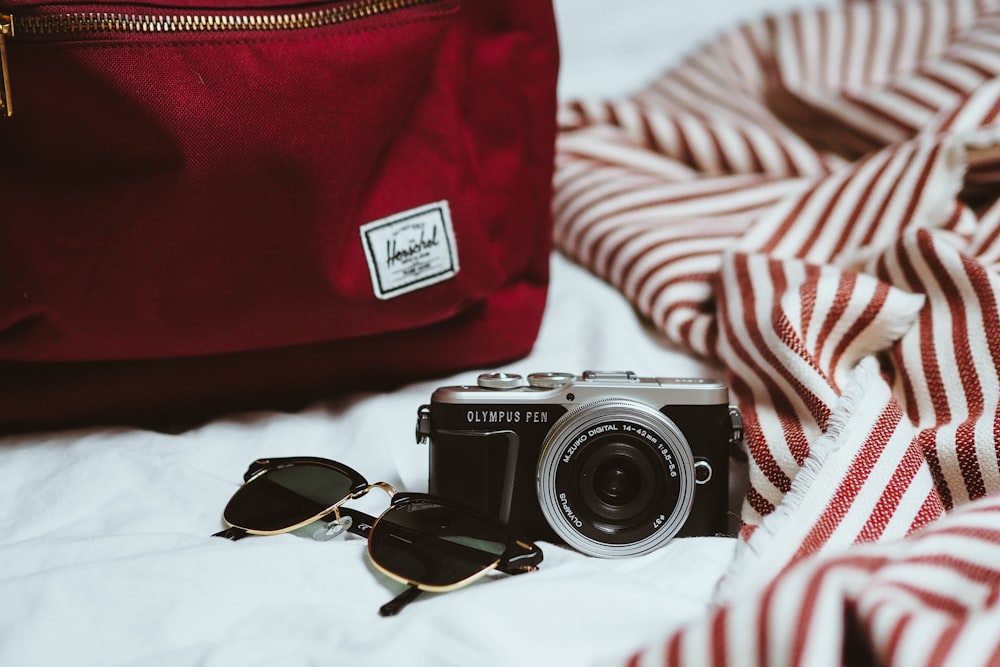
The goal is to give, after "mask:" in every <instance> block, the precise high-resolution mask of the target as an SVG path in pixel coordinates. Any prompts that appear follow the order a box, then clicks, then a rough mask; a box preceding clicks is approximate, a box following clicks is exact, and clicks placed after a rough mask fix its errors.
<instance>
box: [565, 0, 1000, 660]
mask: <svg viewBox="0 0 1000 667" xmlns="http://www.w3.org/2000/svg"><path fill="white" fill-rule="evenodd" d="M562 127H563V133H562V135H561V137H560V139H559V152H558V167H557V174H556V198H555V211H556V240H557V243H558V245H559V247H561V248H562V249H563V251H565V252H566V253H567V254H569V255H570V256H572V257H574V258H576V259H577V260H579V261H580V262H581V263H583V264H584V265H586V266H588V267H590V268H591V269H592V270H593V271H594V272H595V273H597V274H599V275H600V276H603V277H604V278H606V279H607V280H608V281H609V282H610V283H612V284H614V285H615V286H617V287H618V288H620V289H621V291H622V292H623V293H624V294H625V295H626V296H627V297H628V298H629V299H630V300H631V301H632V302H633V303H634V304H635V306H636V307H637V309H638V310H639V311H641V312H642V313H644V314H645V315H646V316H648V317H649V318H650V319H651V320H652V321H653V322H654V323H655V324H656V325H657V326H658V327H660V328H661V329H662V330H663V331H664V332H665V333H666V334H667V335H668V336H669V337H670V338H671V339H672V340H673V341H675V342H676V343H677V344H678V345H680V346H683V347H684V348H685V349H688V350H690V351H691V352H693V353H696V354H699V355H702V356H704V357H705V358H707V359H710V360H712V361H714V362H715V363H717V364H718V366H719V369H720V373H724V374H725V375H726V377H727V379H728V381H729V383H730V385H731V387H732V389H733V394H734V397H735V398H736V399H737V401H738V403H739V405H740V407H741V409H742V411H743V416H744V421H745V426H746V439H747V448H748V451H749V456H750V466H749V488H748V490H747V492H746V496H745V501H744V503H743V510H742V519H743V530H742V536H741V542H740V545H739V548H738V550H737V554H736V558H735V560H734V562H733V564H732V567H731V569H730V571H729V572H728V574H727V575H726V577H725V578H724V579H723V581H722V583H721V585H720V589H719V592H718V600H719V607H718V609H717V611H716V612H715V613H713V614H712V615H711V616H710V617H708V618H706V619H704V620H703V621H701V622H698V623H695V624H694V625H692V626H691V627H690V628H687V629H684V630H682V631H679V632H677V633H675V634H673V635H672V636H671V637H669V638H667V639H665V641H664V642H663V644H662V645H660V646H656V647H653V648H650V649H649V650H648V651H646V652H644V653H642V654H639V655H637V656H636V657H635V659H634V661H633V662H634V663H635V664H643V665H647V664H648V665H660V664H668V665H710V664H742V665H810V666H813V665H841V664H852V665H853V664H858V665H861V664H878V665H882V664H885V665H896V664H898V665H938V664H968V665H972V664H975V665H986V664H997V660H998V659H1000V642H998V640H997V637H998V636H1000V632H998V628H1000V625H998V621H997V619H998V618H1000V505H998V501H997V494H1000V446H998V441H1000V430H998V424H1000V315H998V313H1000V309H998V303H1000V276H998V273H997V269H998V263H997V259H998V257H1000V201H998V195H1000V3H997V2H996V1H995V0H915V1H909V2H908V1H898V2H871V3H864V2H862V3H859V2H852V3H845V4H844V5H843V6H838V7H835V8H832V9H829V10H821V11H809V12H802V13H795V14H789V15H785V16H780V17H774V18H770V19H767V20H762V21H759V22H755V23H751V24H748V25H746V26H743V27H741V28H739V29H737V30H734V31H732V32H730V33H728V34H726V35H724V36H721V37H720V38H719V39H718V40H716V41H714V42H712V43H710V44H708V45H706V46H705V47H704V48H703V49H701V50H700V51H698V52H697V53H694V54H692V55H691V57H690V58H688V59H687V60H686V61H684V62H683V63H682V64H681V65H679V66H678V67H676V68H674V69H672V70H671V71H669V72H667V73H666V74H665V75H664V76H663V77H662V78H660V79H658V80H656V81H655V82H653V83H652V85H650V86H649V87H648V88H647V89H646V90H643V91H642V92H640V93H638V94H636V95H635V96H633V97H631V98H629V99H625V100H621V101H613V102H612V101H607V102H606V101H584V102H578V103H574V104H570V105H567V107H566V108H564V109H563V111H562ZM859 545H863V546H859Z"/></svg>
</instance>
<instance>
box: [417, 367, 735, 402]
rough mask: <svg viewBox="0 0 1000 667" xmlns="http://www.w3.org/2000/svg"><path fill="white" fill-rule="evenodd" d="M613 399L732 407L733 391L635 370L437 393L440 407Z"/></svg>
mask: <svg viewBox="0 0 1000 667" xmlns="http://www.w3.org/2000/svg"><path fill="white" fill-rule="evenodd" d="M609 395H614V396H619V397H622V398H633V399H635V400H640V401H646V402H654V403H659V404H661V405H667V404H686V405H719V404H728V402H729V389H728V387H727V386H726V385H725V384H724V383H722V382H719V381H717V380H713V379H708V378H674V377H657V378H651V377H639V376H638V375H636V374H635V373H633V372H631V371H611V372H608V371H584V372H583V374H582V375H574V374H572V373H532V374H530V375H529V376H528V379H527V381H525V380H524V378H522V377H521V376H520V375H516V374H512V373H484V374H482V375H480V376H479V379H478V381H477V384H476V385H457V386H449V387H441V388H439V389H437V390H435V391H434V393H433V395H432V396H431V401H432V402H436V403H451V404H462V403H483V402H490V403H493V402H495V403H524V402H532V403H535V402H541V403H555V404H561V405H566V406H571V405H579V404H581V403H585V402H587V401H589V400H593V399H596V398H603V397H607V396H609Z"/></svg>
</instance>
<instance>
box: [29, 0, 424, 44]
mask: <svg viewBox="0 0 1000 667" xmlns="http://www.w3.org/2000/svg"><path fill="white" fill-rule="evenodd" d="M436 1H437V0H359V1H358V2H351V3H349V4H345V5H338V6H335V7H324V8H322V9H314V10H308V11H301V12H293V13H271V14H268V13H263V12H264V11H266V10H262V13H240V14H236V13H228V14H227V13H215V14H211V13H209V14H162V13H160V14H127V13H121V12H66V13H62V14H51V15H46V16H19V17H17V18H18V21H17V31H18V34H19V35H57V34H66V33H85V32H88V33H92V32H149V33H152V32H218V31H226V30H254V31H269V30H298V29H302V28H321V27H323V26H329V25H334V24H337V23H346V22H348V21H355V20H358V19H363V18H366V17H369V16H376V15H378V14H386V13H389V12H393V11H396V10H401V9H407V8H410V7H416V6H418V5H427V4H431V3H433V2H436Z"/></svg>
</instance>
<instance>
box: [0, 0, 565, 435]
mask: <svg viewBox="0 0 1000 667" xmlns="http://www.w3.org/2000/svg"><path fill="white" fill-rule="evenodd" d="M279 4H281V5H284V3H271V2H267V1H261V2H251V3H243V2H241V3H240V4H239V5H235V4H234V3H227V2H221V3H218V6H217V7H215V8H212V9H204V5H203V4H202V3H192V6H193V7H198V9H185V8H184V3H176V2H171V3H169V6H170V7H172V8H177V9H166V8H164V7H157V3H152V4H151V3H143V4H142V5H141V6H139V5H127V4H114V3H111V4H101V5H100V6H97V5H91V4H84V3H70V4H66V5H60V6H52V5H45V4H41V3H35V2H31V1H30V0H29V1H25V0H11V1H10V2H7V3H4V4H3V10H4V11H6V12H9V13H10V14H11V15H12V16H13V17H14V21H15V24H14V36H13V37H8V38H7V39H6V46H7V52H8V72H9V83H10V86H11V98H12V101H13V111H14V113H13V116H12V117H11V118H8V119H0V120H3V122H0V158H2V159H0V200H2V201H3V202H4V204H3V207H2V211H0V428H17V427H20V426H32V425H40V426H47V425H61V424H66V423H73V422H79V421H93V420H119V419H128V420H133V419H144V418H152V417H163V418H166V419H174V418H177V417H181V416H184V415H187V414H190V413H191V412H192V411H194V412H205V413H208V412H218V411H221V410H228V409H241V408H248V407H258V406H260V407H269V406H275V405H279V404H288V403H293V402H295V401H298V400H302V399H307V398H309V397H314V396H316V395H318V393H319V392H324V391H331V390H339V389H345V388H346V389H353V388H357V387H360V386H384V385H386V384H388V383H393V382H400V381H403V380H406V379H409V378H413V377H418V376H426V375H427V374H443V373H445V372H448V371H452V370H456V369H460V368H467V367H470V366H476V365H488V364H493V363H498V362H500V361H503V360H507V359H510V358H514V357H517V356H520V355H522V354H524V353H526V352H527V351H528V350H529V349H530V346H531V344H532V342H533V340H534V337H535V334H536V332H537V327H538V324H539V321H540V317H541V312H542V309H543V305H544V299H545V292H546V283H547V272H548V256H549V251H550V238H551V225H550V212H549V201H550V193H551V174H552V152H553V138H554V133H555V121H554V118H555V111H554V109H555V102H554V98H555V77H556V71H557V65H558V63H557V61H558V50H557V45H556V36H555V27H554V18H553V15H552V7H551V4H550V3H545V2H537V1H536V0H509V1H505V2H491V3H478V2H469V3H460V2H457V1H455V0H429V1H426V2H418V3H417V4H415V5H414V6H410V7H405V6H404V7H394V6H395V5H397V4H399V3H397V2H382V3H379V4H381V5H384V6H385V7H387V8H388V9H389V11H386V12H385V13H381V14H376V15H371V16H360V17H358V18H353V19H351V20H348V21H345V22H343V23H340V24H337V25H331V26H327V27H315V28H305V29H293V30H236V31H192V32H173V31H167V32H155V33H141V32H133V33H129V34H121V33H115V32H110V31H106V30H104V29H102V28H100V27H97V28H94V27H92V26H91V27H88V28H86V29H84V30H82V31H81V32H79V33H69V34H51V35H46V34H32V33H31V30H30V27H31V20H32V18H33V17H37V16H42V15H45V14H52V13H58V12H63V13H65V12H98V11H100V12H118V13H139V14H147V15H148V14H167V15H175V14H178V13H186V14H195V15H202V14H217V13H235V14H243V15H260V14H267V15H271V14H274V13H275V10H274V9H272V7H275V6H277V5H279ZM363 4H365V2H332V3H330V7H332V8H340V9H343V8H350V7H353V6H360V5H363ZM309 8H315V7H314V6H312V7H308V8H307V7H305V6H303V8H302V9H309ZM295 9H299V8H295ZM281 11H283V12H288V11H290V10H289V9H288V8H287V7H284V8H283V9H282V10H281ZM442 201H444V202H447V207H448V210H449V212H450V216H451V220H452V224H453V227H454V233H455V240H454V245H455V249H454V250H455V252H456V254H457V258H458V260H457V261H458V265H459V268H458V271H457V273H456V274H455V275H454V276H453V277H452V278H450V279H447V280H443V281H441V282H438V283H436V284H433V285H430V286H427V287H424V288H422V289H418V290H416V291H413V292H410V293H406V294H403V295H401V296H395V297H394V298H389V299H382V298H378V296H377V295H376V294H375V293H374V289H373V280H372V277H371V275H370V270H369V266H368V263H367V261H366V256H365V253H364V250H363V245H362V237H361V235H360V231H359V230H360V228H361V227H362V225H365V224H366V223H369V222H372V221H377V220H380V219H383V218H385V217H386V216H392V215H395V214H398V213H400V212H404V211H408V210H411V209H415V208H417V207H421V206H424V205H427V204H431V203H435V202H442ZM443 240H444V239H438V241H443Z"/></svg>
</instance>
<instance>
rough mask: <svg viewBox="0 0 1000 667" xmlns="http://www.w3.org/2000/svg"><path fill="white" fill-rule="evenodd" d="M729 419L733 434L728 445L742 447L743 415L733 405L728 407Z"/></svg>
mask: <svg viewBox="0 0 1000 667" xmlns="http://www.w3.org/2000/svg"><path fill="white" fill-rule="evenodd" d="M729 419H730V421H731V422H732V424H733V432H732V433H731V434H730V436H729V444H730V445H732V446H733V447H742V446H743V415H742V414H741V413H740V409H739V408H738V407H736V406H735V405H730V406H729Z"/></svg>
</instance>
